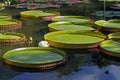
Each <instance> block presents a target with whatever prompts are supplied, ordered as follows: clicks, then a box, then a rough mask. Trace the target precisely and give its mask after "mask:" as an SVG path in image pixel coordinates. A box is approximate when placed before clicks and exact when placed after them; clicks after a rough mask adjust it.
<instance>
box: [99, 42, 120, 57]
mask: <svg viewBox="0 0 120 80" xmlns="http://www.w3.org/2000/svg"><path fill="white" fill-rule="evenodd" d="M100 48H101V51H102V52H103V53H105V54H107V55H110V56H114V57H120V42H117V41H113V40H106V41H103V42H102V43H101V44H100Z"/></svg>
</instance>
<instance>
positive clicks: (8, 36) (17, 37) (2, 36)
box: [0, 33, 21, 40]
mask: <svg viewBox="0 0 120 80" xmlns="http://www.w3.org/2000/svg"><path fill="white" fill-rule="evenodd" d="M20 38H21V37H20V36H16V35H11V34H8V35H6V34H1V33H0V39H16V40H18V39H20Z"/></svg>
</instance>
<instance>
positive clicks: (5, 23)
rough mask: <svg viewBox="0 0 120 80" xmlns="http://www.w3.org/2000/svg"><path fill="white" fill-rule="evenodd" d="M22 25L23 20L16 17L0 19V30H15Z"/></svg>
mask: <svg viewBox="0 0 120 80" xmlns="http://www.w3.org/2000/svg"><path fill="white" fill-rule="evenodd" d="M21 27H22V21H20V20H16V19H0V30H14V29H19V28H21Z"/></svg>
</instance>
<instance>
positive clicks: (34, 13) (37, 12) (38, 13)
mask: <svg viewBox="0 0 120 80" xmlns="http://www.w3.org/2000/svg"><path fill="white" fill-rule="evenodd" d="M20 15H21V17H23V18H41V17H45V16H53V15H55V14H52V13H47V12H43V11H40V10H31V11H23V12H20Z"/></svg>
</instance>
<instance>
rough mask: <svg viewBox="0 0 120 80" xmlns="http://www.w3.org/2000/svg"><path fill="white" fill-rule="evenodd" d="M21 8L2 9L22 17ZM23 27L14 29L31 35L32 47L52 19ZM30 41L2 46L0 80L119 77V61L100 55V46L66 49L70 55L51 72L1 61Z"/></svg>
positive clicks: (29, 22) (102, 79)
mask: <svg viewBox="0 0 120 80" xmlns="http://www.w3.org/2000/svg"><path fill="white" fill-rule="evenodd" d="M20 11H21V10H19V9H17V10H16V9H6V10H4V11H2V12H6V13H9V14H11V15H13V18H16V19H19V16H18V14H19V12H20ZM22 22H23V27H22V28H21V29H18V30H15V32H19V33H23V34H25V35H26V37H27V38H28V37H30V36H31V37H32V38H33V43H32V44H31V45H30V46H38V42H39V41H41V40H44V38H43V36H44V34H46V33H48V28H47V24H48V23H49V22H45V21H41V20H22ZM27 46H29V45H28V44H27V43H24V44H21V45H0V80H120V76H119V75H120V62H119V61H120V60H119V59H117V58H113V57H106V56H103V55H101V52H99V48H94V49H89V50H83V49H82V50H81V49H78V50H70V49H63V50H64V51H65V52H66V53H67V55H68V61H67V63H66V64H65V65H62V66H61V67H59V68H57V69H53V70H49V71H40V70H34V69H21V68H15V67H11V66H8V65H5V64H3V63H2V59H1V57H2V55H3V54H4V53H5V52H6V51H8V50H11V49H15V48H20V47H27Z"/></svg>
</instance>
